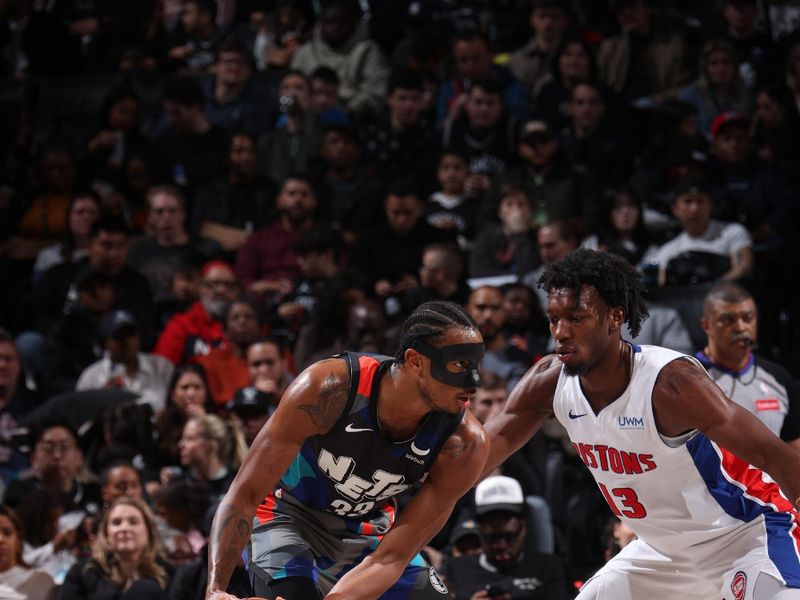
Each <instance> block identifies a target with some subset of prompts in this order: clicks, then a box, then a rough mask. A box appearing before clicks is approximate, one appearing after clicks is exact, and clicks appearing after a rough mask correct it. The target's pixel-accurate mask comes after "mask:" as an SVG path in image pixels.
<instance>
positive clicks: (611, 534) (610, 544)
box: [603, 517, 638, 562]
mask: <svg viewBox="0 0 800 600" xmlns="http://www.w3.org/2000/svg"><path fill="white" fill-rule="evenodd" d="M606 532H607V533H606V548H605V552H604V554H603V560H604V562H608V561H609V560H611V558H612V557H614V556H616V555H617V554H619V552H620V550H622V549H623V548H624V547H625V546H627V545H628V544H630V543H631V542H632V541H633V540H635V539H637V538H638V536H637V535H636V534H635V533H634V532H633V529H631V528H630V527H628V526H627V525H626V524H625V523H623V522H622V521H621V520H620V519H619V518H618V517H611V518H610V519H609V522H608V524H607V525H606Z"/></svg>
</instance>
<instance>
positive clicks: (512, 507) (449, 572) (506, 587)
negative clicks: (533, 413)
mask: <svg viewBox="0 0 800 600" xmlns="http://www.w3.org/2000/svg"><path fill="white" fill-rule="evenodd" d="M475 512H476V517H475V520H476V521H477V523H478V529H479V531H480V538H481V547H482V552H481V553H480V554H479V555H477V556H461V557H458V558H453V559H452V560H450V561H449V562H448V563H447V564H446V565H445V569H444V576H445V578H446V581H447V582H448V585H449V587H450V589H451V590H453V591H454V592H455V598H456V600H488V599H489V598H505V599H510V598H520V599H523V598H524V599H531V600H533V599H538V598H548V599H549V598H552V599H554V600H560V599H564V598H568V597H569V596H567V581H566V576H565V574H564V566H563V564H562V562H561V559H560V558H558V557H557V556H555V555H552V554H542V553H540V552H537V551H535V550H533V549H532V548H530V547H528V546H529V542H528V539H529V532H528V524H527V522H526V519H525V514H526V505H525V498H524V496H523V495H522V488H521V487H520V485H519V483H518V482H517V481H516V480H514V479H512V478H511V477H505V476H502V475H497V476H493V477H489V478H487V479H485V480H483V481H482V482H481V483H479V484H478V486H477V487H476V488H475Z"/></svg>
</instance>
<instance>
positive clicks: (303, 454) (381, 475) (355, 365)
mask: <svg viewBox="0 0 800 600" xmlns="http://www.w3.org/2000/svg"><path fill="white" fill-rule="evenodd" d="M340 358H343V359H344V360H345V361H347V364H348V366H349V369H350V385H349V391H348V398H347V404H346V406H345V408H344V410H343V412H342V415H341V417H340V418H339V420H338V421H337V423H336V424H335V425H334V426H333V427H332V428H331V430H330V431H329V432H328V433H326V434H325V435H317V436H313V437H310V438H308V439H307V440H306V441H305V443H304V444H303V446H302V447H301V449H300V452H299V453H298V455H297V456H296V457H295V459H294V461H293V462H292V464H291V465H290V466H289V468H288V469H287V471H286V473H284V475H283V477H282V478H281V480H280V483H279V486H278V489H276V490H275V496H276V497H277V498H280V497H281V495H282V494H290V495H291V496H292V497H293V498H294V499H296V500H298V501H299V502H300V503H302V504H303V505H304V506H306V507H309V508H313V509H317V510H322V511H327V512H330V513H332V514H335V515H338V516H340V517H345V518H356V519H358V520H364V521H366V520H369V519H370V518H373V517H374V515H375V513H377V512H379V511H382V512H386V511H387V510H388V511H392V508H391V507H392V506H393V500H392V498H394V497H395V496H397V495H398V494H400V493H402V492H404V491H406V490H407V489H409V488H410V487H411V486H412V485H414V484H415V483H417V482H420V481H424V479H425V477H426V476H427V474H428V472H429V471H430V469H431V467H432V465H433V463H434V461H435V460H436V457H437V455H438V454H439V451H440V449H441V447H442V445H443V444H444V442H445V441H447V438H449V437H450V435H451V434H452V433H453V431H455V429H456V427H457V426H458V425H459V423H460V422H461V419H462V418H463V416H464V411H463V410H462V411H461V412H460V413H458V414H457V415H448V414H445V413H441V412H436V411H431V412H430V413H428V415H427V417H425V420H424V421H423V423H422V425H421V426H420V428H419V430H418V431H417V433H416V434H415V435H414V436H413V437H412V438H410V439H408V440H404V441H401V442H392V441H389V440H387V439H386V438H385V437H384V436H383V435H382V434H381V431H380V426H379V424H378V418H377V399H378V390H379V387H380V380H381V378H382V377H383V375H384V374H385V372H386V371H387V369H388V368H389V366H390V365H391V363H392V359H391V358H389V357H386V356H375V355H366V354H355V353H345V354H342V355H340ZM392 512H393V511H392Z"/></svg>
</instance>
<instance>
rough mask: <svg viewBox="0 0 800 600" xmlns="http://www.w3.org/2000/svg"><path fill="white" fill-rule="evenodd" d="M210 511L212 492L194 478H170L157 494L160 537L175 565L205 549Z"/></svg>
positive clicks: (193, 558)
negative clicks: (206, 522)
mask: <svg viewBox="0 0 800 600" xmlns="http://www.w3.org/2000/svg"><path fill="white" fill-rule="evenodd" d="M207 511H208V492H207V490H206V489H205V488H204V486H202V485H200V484H197V483H196V482H193V481H189V480H184V479H177V480H175V481H170V482H169V483H168V484H167V485H165V486H164V487H162V488H160V489H159V490H158V492H156V493H155V494H153V512H155V514H156V517H158V526H159V527H158V529H159V537H160V538H161V543H162V544H163V546H164V549H165V550H166V551H167V559H168V560H169V561H170V562H171V563H172V564H174V565H182V564H186V563H187V562H188V561H192V560H195V559H196V558H197V557H198V555H199V553H200V551H201V550H204V549H205V548H204V547H205V544H206V537H205V535H203V533H202V529H203V527H204V526H205V525H204V523H203V521H204V520H205V518H206V512H207ZM170 585H171V584H170Z"/></svg>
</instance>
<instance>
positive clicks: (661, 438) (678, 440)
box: [650, 354, 706, 450]
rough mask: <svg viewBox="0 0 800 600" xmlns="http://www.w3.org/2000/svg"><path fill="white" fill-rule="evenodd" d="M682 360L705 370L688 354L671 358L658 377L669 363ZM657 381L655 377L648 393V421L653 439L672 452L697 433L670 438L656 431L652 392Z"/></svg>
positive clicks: (693, 431)
mask: <svg viewBox="0 0 800 600" xmlns="http://www.w3.org/2000/svg"><path fill="white" fill-rule="evenodd" d="M682 359H688V360H689V362H692V363H694V364H695V365H697V366H698V367H700V368H701V369H703V371H704V372H705V371H706V369H705V367H704V366H703V364H702V363H701V362H700V361H699V360H697V359H696V358H695V357H694V356H690V355H689V354H682V355H681V356H676V357H675V358H673V359H672V360H671V361H669V362H668V363H665V364H664V365H663V366H662V367H661V369H659V371H658V374H659V375H660V374H661V371H662V370H663V369H664V367H666V366H667V365H668V364H670V363H672V362H674V361H676V360H682ZM657 381H658V375H656V381H654V382H653V390H652V391H651V392H650V419H651V422H652V423H653V433H654V434H655V436H654V437H655V438H656V440H657V441H658V442H660V443H662V444H664V445H665V446H666V447H667V448H672V449H673V450H674V449H676V448H681V447H682V446H684V445H686V443H687V442H689V440H691V439H692V438H693V437H694V436H696V435H697V434H698V431H697V429H690V430H689V431H687V432H685V433H682V434H680V435H678V436H675V437H670V436H668V435H664V434H663V433H661V432H660V431H659V430H658V424H657V423H656V412H655V409H654V407H653V392H654V391H655V389H656V382H657Z"/></svg>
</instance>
